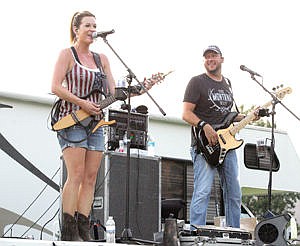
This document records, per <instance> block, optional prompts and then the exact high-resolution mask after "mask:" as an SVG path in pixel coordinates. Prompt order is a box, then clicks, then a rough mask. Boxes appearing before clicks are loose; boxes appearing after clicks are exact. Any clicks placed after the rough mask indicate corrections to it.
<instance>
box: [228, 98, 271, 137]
mask: <svg viewBox="0 0 300 246" xmlns="http://www.w3.org/2000/svg"><path fill="white" fill-rule="evenodd" d="M271 104H272V101H269V102H267V103H265V104H264V105H263V106H261V107H260V108H267V107H269V106H270V105H271ZM255 117H256V116H255V114H254V112H252V113H250V114H248V115H247V116H246V117H245V118H244V119H242V120H241V121H240V122H239V123H238V124H236V125H234V126H233V127H232V128H231V129H230V133H231V135H232V136H234V135H235V134H236V133H238V132H239V131H240V130H241V129H243V128H244V127H245V126H246V125H248V124H249V123H250V122H251V121H252V120H254V119H255Z"/></svg>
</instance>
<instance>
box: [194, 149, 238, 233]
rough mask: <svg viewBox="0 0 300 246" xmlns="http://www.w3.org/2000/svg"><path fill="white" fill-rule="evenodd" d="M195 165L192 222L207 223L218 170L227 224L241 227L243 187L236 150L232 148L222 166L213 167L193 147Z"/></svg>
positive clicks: (197, 223)
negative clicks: (207, 213)
mask: <svg viewBox="0 0 300 246" xmlns="http://www.w3.org/2000/svg"><path fill="white" fill-rule="evenodd" d="M190 152H191V157H192V161H193V167H194V191H193V196H192V201H191V206H190V224H191V225H195V226H196V225H198V226H201V225H206V211H207V207H208V203H209V200H210V192H211V186H212V184H213V181H214V176H215V172H216V171H218V172H219V175H220V179H221V186H222V190H223V199H224V208H225V216H226V226H231V227H235V228H239V227H240V215H241V197H242V194H241V189H240V183H239V166H238V162H237V156H236V152H235V150H230V151H229V152H228V153H227V155H226V158H225V160H224V162H223V164H222V166H221V168H218V169H217V168H213V167H211V166H210V165H209V164H207V163H206V161H205V159H204V157H203V156H202V155H201V154H197V153H196V148H191V150H190Z"/></svg>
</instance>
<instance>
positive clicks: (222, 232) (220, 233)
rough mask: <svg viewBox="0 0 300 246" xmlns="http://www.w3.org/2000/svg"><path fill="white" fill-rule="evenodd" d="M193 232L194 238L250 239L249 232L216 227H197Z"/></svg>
mask: <svg viewBox="0 0 300 246" xmlns="http://www.w3.org/2000/svg"><path fill="white" fill-rule="evenodd" d="M196 228H197V229H196V230H195V231H193V233H195V235H194V236H206V237H210V238H215V237H216V238H237V239H242V240H248V239H251V238H252V235H251V233H250V232H249V231H247V230H243V229H239V228H232V227H217V226H198V227H196Z"/></svg>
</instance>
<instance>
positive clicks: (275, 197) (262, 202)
mask: <svg viewBox="0 0 300 246" xmlns="http://www.w3.org/2000/svg"><path fill="white" fill-rule="evenodd" d="M299 199H300V193H298V192H278V193H276V194H272V195H271V211H272V212H273V213H274V214H276V215H280V214H283V213H290V214H291V215H294V213H295V212H294V208H295V206H296V202H297V201H298V200H299ZM242 200H243V203H244V204H245V205H246V206H247V207H248V208H249V209H250V210H251V212H252V213H253V214H254V215H255V217H257V219H258V220H260V219H261V218H262V217H263V215H264V213H265V212H266V211H267V210H268V195H246V196H243V199H242Z"/></svg>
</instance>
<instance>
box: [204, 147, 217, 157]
mask: <svg viewBox="0 0 300 246" xmlns="http://www.w3.org/2000/svg"><path fill="white" fill-rule="evenodd" d="M205 148H206V150H207V152H208V153H209V154H210V155H211V154H212V153H214V151H215V150H214V148H213V147H212V146H209V145H206V146H205Z"/></svg>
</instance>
